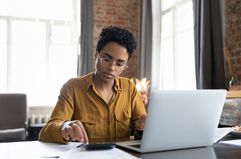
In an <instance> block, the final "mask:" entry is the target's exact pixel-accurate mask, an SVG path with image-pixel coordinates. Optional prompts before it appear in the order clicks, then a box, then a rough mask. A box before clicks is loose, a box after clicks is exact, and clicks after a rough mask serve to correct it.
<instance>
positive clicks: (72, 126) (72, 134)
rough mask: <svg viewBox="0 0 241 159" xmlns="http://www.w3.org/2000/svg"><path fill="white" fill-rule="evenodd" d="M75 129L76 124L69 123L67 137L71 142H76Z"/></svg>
mask: <svg viewBox="0 0 241 159" xmlns="http://www.w3.org/2000/svg"><path fill="white" fill-rule="evenodd" d="M76 127H77V124H75V123H71V124H70V127H69V128H68V132H69V136H70V138H71V141H76V138H77V136H76Z"/></svg>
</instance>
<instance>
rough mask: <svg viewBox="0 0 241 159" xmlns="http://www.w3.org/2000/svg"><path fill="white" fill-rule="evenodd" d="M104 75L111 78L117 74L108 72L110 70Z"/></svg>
mask: <svg viewBox="0 0 241 159" xmlns="http://www.w3.org/2000/svg"><path fill="white" fill-rule="evenodd" d="M104 76H105V77H106V78H109V79H113V78H115V75H113V74H112V73H108V72H105V73H104Z"/></svg>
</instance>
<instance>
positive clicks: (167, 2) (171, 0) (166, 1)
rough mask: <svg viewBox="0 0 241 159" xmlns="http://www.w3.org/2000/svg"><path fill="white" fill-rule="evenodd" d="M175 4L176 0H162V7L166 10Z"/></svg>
mask: <svg viewBox="0 0 241 159" xmlns="http://www.w3.org/2000/svg"><path fill="white" fill-rule="evenodd" d="M174 4H175V0H162V1H161V9H162V10H166V9H168V8H170V7H172V6H173V5H174Z"/></svg>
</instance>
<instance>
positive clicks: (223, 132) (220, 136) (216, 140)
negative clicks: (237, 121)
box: [214, 128, 232, 143]
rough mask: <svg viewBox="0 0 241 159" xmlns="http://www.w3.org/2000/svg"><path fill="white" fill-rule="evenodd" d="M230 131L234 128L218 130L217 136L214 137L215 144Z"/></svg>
mask: <svg viewBox="0 0 241 159" xmlns="http://www.w3.org/2000/svg"><path fill="white" fill-rule="evenodd" d="M230 131H232V128H217V131H216V134H215V136H214V143H215V142H218V141H219V140H221V139H222V138H223V137H224V136H225V135H227V134H228V133H229V132H230Z"/></svg>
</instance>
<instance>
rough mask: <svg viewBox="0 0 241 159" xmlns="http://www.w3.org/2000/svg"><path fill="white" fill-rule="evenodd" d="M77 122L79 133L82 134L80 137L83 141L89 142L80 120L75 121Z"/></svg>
mask: <svg viewBox="0 0 241 159" xmlns="http://www.w3.org/2000/svg"><path fill="white" fill-rule="evenodd" d="M77 123H78V125H79V127H80V129H81V133H82V134H81V135H82V139H83V141H84V143H89V139H88V135H87V133H86V131H85V128H84V126H83V124H82V123H81V122H80V121H77Z"/></svg>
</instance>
